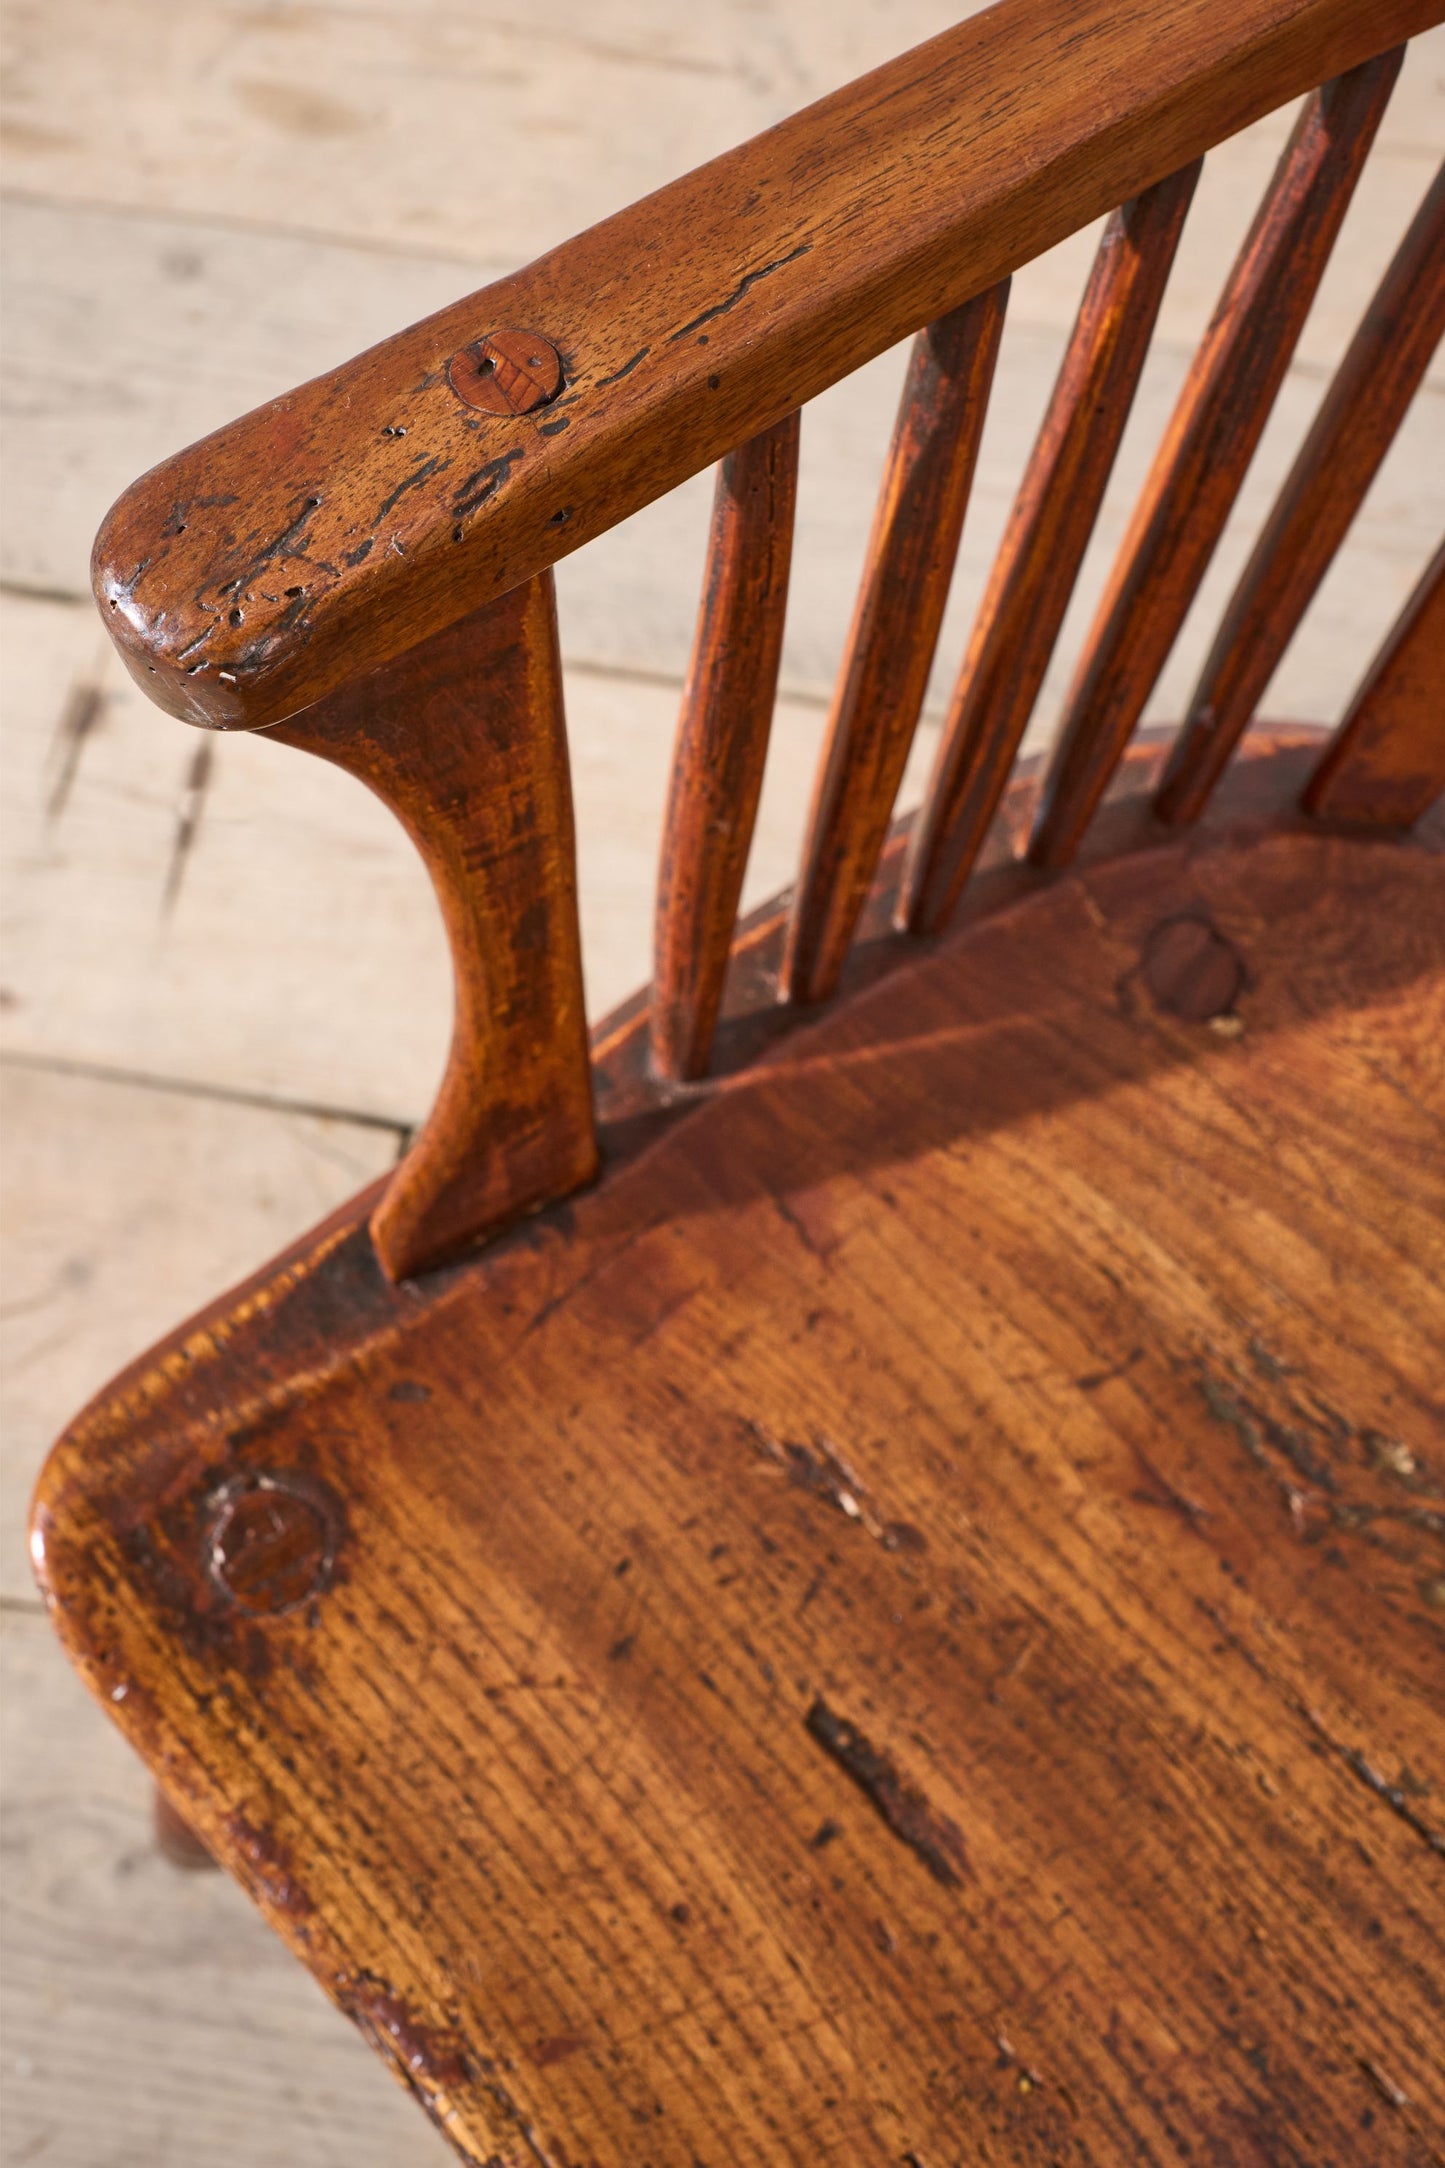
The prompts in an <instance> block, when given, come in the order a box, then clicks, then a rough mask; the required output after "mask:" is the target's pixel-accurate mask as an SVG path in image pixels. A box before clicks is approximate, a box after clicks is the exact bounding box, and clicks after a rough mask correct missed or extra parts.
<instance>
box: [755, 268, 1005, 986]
mask: <svg viewBox="0 0 1445 2168" xmlns="http://www.w3.org/2000/svg"><path fill="white" fill-rule="evenodd" d="M1007 307H1008V281H1007V280H1006V279H1005V280H1004V281H1002V283H1001V284H999V285H997V286H993V287H990V289H989V290H988V292H987V293H985V294H980V296H979V297H978V299H977V300H976V301H970V302H966V303H965V304H964V306H963V307H962V308H961V309H955V310H954V311H953V313H952V314H951V315H949V316H945V317H943V318H942V319H941V320H940V321H939V322H938V323H936V324H933V325H930V327H929V329H928V330H927V331H925V332H921V333H920V334H919V337H918V339H917V340H916V341H915V344H914V349H913V355H912V358H911V361H910V363H909V370H908V377H907V381H906V382H905V384H904V387H903V398H902V401H901V404H900V406H899V410H898V420H897V423H896V425H895V427H894V432H893V441H892V444H891V445H890V447H889V452H888V463H887V465H886V467H885V468H884V472H883V484H882V488H881V491H880V493H879V498H878V507H877V510H876V512H875V513H874V518H873V530H872V533H871V534H870V536H869V538H868V552H867V557H866V559H865V563H864V572H863V581H862V585H861V587H860V589H859V593H858V601H857V605H856V607H855V609H854V614H853V623H852V627H851V629H850V631H849V634H848V645H847V649H846V651H845V655H844V661H843V667H842V671H841V673H840V675H839V679H838V685H837V690H836V692H835V694H834V699H833V706H832V710H831V712H830V714H829V717H828V736H827V745H826V750H825V752H824V756H823V763H822V766H821V768H820V770H819V773H818V781H817V785H816V788H815V791H814V797H813V807H812V812H811V814H810V817H809V822H808V838H807V842H806V844H805V845H804V849H803V865H802V871H801V874H800V876H799V881H798V896H797V902H796V904H795V905H794V909H793V923H792V931H791V933H790V935H789V941H788V953H787V958H786V960H785V963H784V966H783V991H784V994H785V997H786V998H787V999H788V1000H789V1001H798V1002H815V1001H826V1000H827V998H828V997H829V995H830V994H832V993H833V991H834V989H835V988H836V986H837V984H838V979H839V975H840V973H841V972H842V969H843V959H844V957H845V956H846V955H847V953H848V944H849V942H850V941H851V940H852V938H853V930H854V927H855V926H856V925H857V923H858V913H859V912H860V910H861V909H862V907H863V899H864V897H865V896H866V894H867V892H868V885H869V883H870V882H871V880H872V878H873V874H874V871H875V869H876V867H877V864H878V854H879V852H880V851H881V849H882V848H883V838H884V837H885V835H886V834H887V832H888V823H889V819H890V817H891V815H892V812H893V804H894V800H895V799H896V797H897V795H898V785H899V782H900V781H901V779H902V776H903V770H904V767H905V765H906V763H907V760H908V752H909V748H910V746H911V745H912V743H913V733H914V731H915V730H916V729H917V727H918V717H919V712H920V710H921V709H922V706H923V696H924V694H925V692H926V691H927V690H928V679H929V673H930V672H931V670H932V668H933V655H934V649H935V648H936V646H937V644H938V633H939V627H940V626H941V625H942V623H943V609H944V604H945V603H946V602H947V600H948V589H949V583H950V581H951V580H952V578H953V566H954V560H955V558H956V557H957V555H958V543H959V537H960V535H961V534H962V532H963V520H964V513H965V512H966V510H967V508H968V499H969V493H970V491H971V489H972V487H973V474H974V468H975V466H976V465H977V462H978V447H979V440H980V439H981V437H982V435H983V425H984V421H985V419H986V417H987V414H988V401H989V393H990V391H991V389H992V387H993V373H994V366H995V364H996V362H997V360H998V349H999V340H1000V339H1001V337H1002V336H1003V325H1004V314H1005V311H1006V310H1007Z"/></svg>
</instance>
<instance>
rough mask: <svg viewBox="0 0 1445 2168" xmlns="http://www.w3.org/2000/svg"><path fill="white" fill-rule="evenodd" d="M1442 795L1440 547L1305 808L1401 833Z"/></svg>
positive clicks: (1444, 617)
mask: <svg viewBox="0 0 1445 2168" xmlns="http://www.w3.org/2000/svg"><path fill="white" fill-rule="evenodd" d="M1442 791H1445V542H1442V543H1441V545H1440V547H1439V549H1438V550H1437V551H1436V552H1435V555H1434V556H1433V557H1432V558H1431V560H1430V562H1429V564H1428V565H1427V566H1426V567H1425V570H1424V572H1423V573H1422V574H1421V576H1420V580H1419V584H1418V585H1417V586H1416V588H1415V591H1414V593H1413V594H1412V595H1411V597H1410V599H1409V601H1408V602H1407V603H1406V605H1405V607H1404V609H1403V610H1402V611H1401V612H1400V616H1399V619H1398V620H1397V622H1396V624H1395V626H1394V628H1393V629H1392V631H1391V632H1390V634H1389V636H1388V638H1387V639H1386V641H1385V644H1384V646H1383V647H1382V648H1381V649H1380V652H1379V654H1378V655H1377V656H1376V657H1375V660H1374V662H1373V663H1372V664H1371V666H1370V668H1369V670H1368V671H1367V672H1366V675H1365V681H1364V683H1363V684H1362V685H1361V687H1360V689H1359V691H1358V693H1356V695H1355V697H1354V699H1353V700H1352V701H1351V703H1350V708H1349V712H1348V714H1347V715H1346V716H1345V718H1344V721H1343V722H1342V723H1341V724H1340V726H1339V729H1338V730H1337V731H1336V733H1335V735H1334V737H1333V739H1332V740H1331V742H1330V746H1329V750H1328V751H1327V753H1326V754H1325V756H1324V758H1323V760H1322V761H1321V762H1320V764H1319V767H1318V769H1317V770H1316V771H1315V773H1314V774H1313V775H1312V776H1311V777H1310V780H1309V786H1308V789H1307V790H1306V793H1305V804H1306V806H1307V807H1308V809H1309V811H1310V812H1311V813H1317V814H1321V815H1323V816H1324V817H1326V818H1328V819H1330V820H1341V821H1352V822H1358V823H1359V824H1360V825H1361V826H1364V827H1372V828H1408V827H1410V826H1412V825H1413V824H1414V822H1416V821H1418V820H1419V819H1420V818H1421V816H1422V815H1423V814H1424V813H1426V812H1428V810H1429V808H1430V807H1431V806H1432V805H1433V804H1434V802H1435V800H1436V799H1437V798H1438V797H1439V796H1440V793H1441V792H1442Z"/></svg>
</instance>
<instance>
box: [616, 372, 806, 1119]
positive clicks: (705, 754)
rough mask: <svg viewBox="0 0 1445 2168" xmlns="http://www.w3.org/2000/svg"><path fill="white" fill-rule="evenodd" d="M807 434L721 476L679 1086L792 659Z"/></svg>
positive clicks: (732, 457)
mask: <svg viewBox="0 0 1445 2168" xmlns="http://www.w3.org/2000/svg"><path fill="white" fill-rule="evenodd" d="M799 424H800V417H799V416H798V415H797V414H796V413H793V414H789V415H788V416H786V417H785V419H784V420H782V421H780V422H779V423H777V425H776V426H775V427H774V428H772V429H767V430H764V431H763V433H762V434H761V435H760V436H756V437H753V438H751V439H750V440H749V441H748V442H747V443H746V444H743V445H740V446H739V448H738V449H737V451H735V452H731V453H729V455H728V457H727V458H726V459H725V460H724V461H723V462H722V464H721V466H720V467H719V469H718V478H717V491H716V495H715V497H714V500H713V515H712V532H711V535H710V537H709V542H708V556H707V570H706V574H705V577H704V582H703V601H702V608H701V610H700V611H699V613H698V623H697V633H696V637H695V639H694V642H693V650H692V659H691V661H690V662H689V664H688V672H687V682H686V684H685V686H684V688H683V695H682V710H681V714H680V716H679V719H678V729H677V747H676V751H675V753H674V755H673V763H672V783H671V788H670V791H669V794H668V801H667V814H666V819H665V822H664V826H663V840H662V865H661V870H660V872H659V875H658V883H657V915H656V920H655V928H654V940H653V956H654V963H653V989H652V1020H651V1032H652V1065H653V1068H654V1070H655V1072H656V1074H657V1075H658V1076H659V1077H661V1078H663V1079H664V1080H666V1081H668V1082H677V1083H681V1082H688V1081H690V1080H692V1079H694V1078H696V1077H700V1076H703V1075H705V1074H706V1071H707V1065H708V1056H709V1054H710V1052H711V1050H712V1041H713V1033H714V1031H715V1029H716V1026H717V1015H718V1009H719V1006H720V1005H721V1002H722V992H723V980H724V978H725V977H726V974H727V963H728V953H729V951H730V949H731V947H732V938H733V928H734V926H735V925H736V923H737V915H738V898H739V896H740V895H741V894H742V886H743V875H744V873H745V872H746V870H747V861H748V847H749V845H750V844H751V842H752V837H753V823H754V821H755V820H756V818H757V810H758V793H759V792H760V791H761V789H762V786H763V767H764V763H765V762H766V759H767V751H768V738H769V735H770V732H771V729H772V717H773V705H774V702H775V699H776V696H777V689H778V665H779V662H780V661H781V658H782V652H783V619H784V616H785V613H786V611H787V607H788V571H789V567H790V565H791V563H792V555H793V514H794V509H795V507H796V503H797V490H798V437H799Z"/></svg>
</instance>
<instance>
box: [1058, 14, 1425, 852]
mask: <svg viewBox="0 0 1445 2168" xmlns="http://www.w3.org/2000/svg"><path fill="white" fill-rule="evenodd" d="M1402 57H1403V55H1402V52H1401V51H1400V50H1399V49H1398V48H1397V49H1396V50H1395V51H1393V52H1389V53H1383V54H1381V55H1380V56H1379V57H1378V58H1377V59H1375V60H1369V61H1366V62H1365V63H1364V64H1363V65H1362V66H1360V67H1358V68H1353V69H1351V70H1350V71H1349V73H1348V74H1346V75H1342V76H1339V77H1337V78H1336V79H1335V80H1334V81H1333V82H1330V83H1327V84H1325V86H1324V87H1323V89H1321V90H1318V91H1316V92H1315V93H1314V94H1313V95H1312V96H1311V97H1310V98H1309V99H1307V100H1306V103H1305V106H1304V110H1303V111H1302V113H1301V114H1300V117H1299V120H1298V122H1297V124H1296V126H1295V129H1294V132H1293V134H1292V136H1291V139H1290V141H1289V143H1288V145H1287V146H1286V148H1285V151H1284V154H1283V156H1282V157H1281V159H1280V162H1279V165H1278V167H1277V169H1276V171H1275V175H1274V178H1273V180H1272V182H1271V183H1270V186H1269V189H1268V191H1267V193H1266V195H1265V198H1264V201H1263V203H1262V204H1261V206H1260V209H1259V212H1258V214H1257V216H1256V218H1255V221H1254V225H1253V226H1252V228H1251V230H1250V232H1249V234H1248V236H1247V237H1246V239H1245V242H1244V246H1243V248H1242V249H1241V251H1240V254H1239V256H1238V258H1237V259H1236V262H1235V265H1234V268H1233V270H1232V271H1231V273H1230V276H1229V278H1228V280H1227V282H1226V284H1225V288H1224V292H1223V294H1222V295H1221V297H1220V301H1219V306H1218V307H1217V309H1216V310H1215V313H1214V318H1213V321H1212V322H1211V324H1210V326H1209V329H1208V330H1207V331H1206V333H1205V335H1204V338H1203V340H1202V341H1201V342H1200V346H1199V349H1198V351H1197V353H1196V355H1195V357H1194V361H1193V363H1192V365H1191V367H1190V371H1189V375H1188V377H1187V379H1186V381H1185V384H1184V389H1183V391H1182V392H1181V393H1180V396H1179V402H1178V404H1177V406H1176V407H1175V410H1174V414H1173V418H1172V420H1171V421H1170V424H1169V427H1168V429H1167V430H1166V432H1165V436H1164V441H1163V443H1162V444H1161V446H1160V449H1159V452H1158V454H1157V456H1156V458H1155V461H1154V464H1153V467H1152V468H1151V470H1150V473H1149V476H1148V479H1147V480H1146V482H1145V484H1144V488H1143V491H1142V493H1141V495H1140V498H1139V502H1138V504H1137V506H1136V507H1135V511H1134V516H1133V519H1132V521H1131V522H1130V526H1129V531H1128V533H1127V534H1126V536H1125V538H1124V542H1123V545H1122V547H1121V549H1120V551H1119V555H1118V558H1117V559H1116V561H1115V565H1114V569H1113V572H1112V574H1111V575H1110V579H1109V583H1108V586H1107V588H1106V590H1105V593H1104V597H1103V600H1102V602H1101V603H1100V606H1099V610H1098V614H1097V616H1096V617H1095V620H1094V624H1093V628H1092V630H1091V632H1090V634H1089V636H1088V639H1087V641H1086V643H1085V647H1084V652H1083V655H1082V657H1081V659H1080V662H1079V666H1078V670H1077V673H1076V675H1075V678H1074V684H1073V688H1072V690H1071V692H1070V694H1069V697H1068V700H1067V702H1066V704H1065V711H1064V717H1063V721H1062V723H1061V725H1060V730H1059V738H1058V742H1057V745H1056V747H1055V750H1054V755H1053V758H1052V761H1051V762H1050V765H1049V769H1048V773H1047V775H1046V777H1045V780H1044V790H1043V798H1042V802H1041V805H1040V809H1039V815H1038V819H1037V822H1036V824H1035V827H1034V832H1033V836H1032V838H1031V840H1030V844H1029V857H1030V860H1031V861H1032V863H1033V864H1034V865H1035V866H1038V867H1041V868H1044V869H1057V868H1058V867H1060V866H1063V865H1066V864H1067V863H1068V861H1069V859H1070V858H1072V857H1073V855H1074V853H1075V851H1076V850H1077V849H1078V846H1079V843H1080V840H1081V838H1082V836H1083V834H1084V830H1085V829H1086V828H1087V827H1088V824H1089V822H1090V820H1091V819H1092V817H1093V814H1094V811H1095V809H1096V807H1097V806H1098V804H1099V801H1100V800H1101V798H1102V797H1103V795H1104V792H1105V790H1106V789H1107V788H1108V784H1109V779H1110V777H1111V776H1112V775H1113V773H1114V770H1115V768H1116V767H1117V765H1118V763H1119V760H1120V758H1121V757H1122V755H1123V751H1124V748H1125V746H1126V745H1127V744H1128V742H1129V739H1130V737H1131V736H1132V735H1133V731H1134V728H1135V725H1136V724H1137V722H1138V720H1139V717H1140V715H1141V714H1142V712H1143V709H1144V703H1145V702H1146V700H1147V699H1148V698H1149V695H1150V693H1151V692H1152V691H1153V689H1154V685H1155V683H1156V681H1157V679H1158V677H1159V673H1160V671H1161V670H1162V669H1163V667H1164V664H1165V662H1166V660H1167V658H1168V655H1169V651H1170V649H1171V648H1172V647H1173V645H1174V642H1175V639H1176V638H1177V636H1178V633H1179V630H1180V627H1181V626H1182V625H1183V623H1184V619H1185V617H1186V616H1187V614H1188V611H1189V606H1190V604H1191V603H1192V602H1193V600H1194V597H1195V594H1196V593H1197V591H1198V588H1199V583H1200V581H1201V580H1202V579H1203V577H1204V574H1205V572H1206V570H1207V569H1208V566H1209V561H1210V559H1211V557H1212V556H1213V555H1214V550H1215V546H1216V545H1217V543H1218V541H1219V538H1220V535H1221V534H1222V533H1223V531H1224V524H1225V521H1226V520H1227V519H1228V517H1229V512H1230V508H1231V507H1232V505H1233V503H1234V500H1235V498H1236V496H1237V495H1238V493H1239V488H1240V484H1241V483H1242V482H1243V480H1244V476H1245V471H1246V469H1247V468H1248V466H1249V463H1250V460H1251V459H1252V458H1253V456H1254V451H1255V447H1256V446H1257V444H1258V443H1259V439H1260V436H1261V434H1262V433H1263V430H1264V426H1265V423H1266V422H1267V421H1268V419H1269V415H1270V411H1271V409H1272V407H1273V405H1274V402H1275V397H1276V395H1277V393H1278V391H1279V387H1280V385H1281V383H1282V382H1283V380H1284V373H1285V370H1286V369H1287V367H1288V366H1289V360H1290V356H1291V354H1292V353H1293V352H1294V347H1295V342H1296V340H1297V339H1298V337H1299V334H1300V332H1301V330H1302V329H1303V327H1304V320H1305V317H1306V316H1307V315H1308V313H1309V306H1310V302H1311V301H1312V299H1313V298H1314V294H1315V290H1316V288H1317V287H1318V285H1319V281H1320V277H1321V275H1322V273H1323V271H1324V268H1325V265H1326V263H1327V262H1328V261H1329V256H1330V250H1331V249H1332V247H1333V245H1334V242H1335V238H1336V236H1337V235H1338V233H1339V230H1340V224H1341V221H1342V220H1343V218H1344V215H1345V212H1346V210H1347V208H1348V206H1349V201H1350V197H1351V195H1352V193H1353V191H1354V186H1355V182H1356V181H1357V180H1358V178H1359V175H1360V171H1361V169H1362V167H1363V165H1364V162H1365V157H1366V154H1367V153H1368V151H1369V148H1370V144H1371V142H1372V141H1373V139H1374V134H1375V130H1376V128H1377V127H1378V125H1379V121H1380V116H1381V115H1382V113H1383V112H1384V110H1385V106H1386V103H1387V101H1388V99H1389V96H1390V92H1391V90H1392V89H1393V87H1394V83H1395V78H1396V76H1397V75H1398V74H1399V72H1400V62H1401V59H1402Z"/></svg>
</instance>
